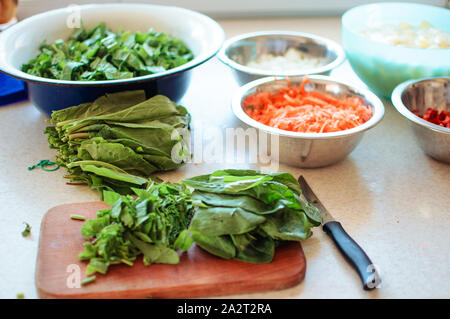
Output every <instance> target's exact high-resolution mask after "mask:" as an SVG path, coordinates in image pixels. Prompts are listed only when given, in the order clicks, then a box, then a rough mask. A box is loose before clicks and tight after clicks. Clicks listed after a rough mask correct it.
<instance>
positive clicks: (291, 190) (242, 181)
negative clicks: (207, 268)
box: [182, 169, 322, 263]
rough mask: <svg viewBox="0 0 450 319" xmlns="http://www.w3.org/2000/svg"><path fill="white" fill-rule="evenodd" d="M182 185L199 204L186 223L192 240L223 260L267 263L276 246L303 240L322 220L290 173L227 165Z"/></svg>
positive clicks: (185, 181) (270, 259) (190, 179)
mask: <svg viewBox="0 0 450 319" xmlns="http://www.w3.org/2000/svg"><path fill="white" fill-rule="evenodd" d="M182 183H183V184H184V185H186V186H189V187H192V188H193V189H194V190H195V191H194V192H193V194H192V198H193V200H194V201H195V202H196V203H197V205H199V207H198V211H197V212H196V214H195V215H194V217H193V219H192V221H191V224H190V226H189V232H190V234H191V235H192V239H193V240H194V242H195V243H196V244H197V245H199V246H200V247H201V248H203V249H204V250H206V251H208V252H210V253H211V254H214V255H216V256H219V257H222V258H225V259H231V258H235V259H238V260H242V261H246V262H251V263H267V262H270V261H272V259H273V256H274V252H275V247H276V246H277V245H278V244H280V243H281V242H283V241H303V240H305V239H307V238H308V237H310V236H311V235H312V232H311V228H312V227H315V226H318V225H320V223H321V221H322V218H321V216H320V213H319V211H318V210H317V208H315V207H314V206H312V205H310V204H309V203H307V202H304V201H303V200H302V199H301V198H300V194H301V189H300V186H299V184H298V182H297V180H296V179H295V178H294V177H293V176H292V175H291V174H289V173H282V172H274V173H270V172H263V171H257V170H232V169H229V170H219V171H216V172H214V173H212V174H209V175H201V176H197V177H193V178H189V179H185V180H183V181H182Z"/></svg>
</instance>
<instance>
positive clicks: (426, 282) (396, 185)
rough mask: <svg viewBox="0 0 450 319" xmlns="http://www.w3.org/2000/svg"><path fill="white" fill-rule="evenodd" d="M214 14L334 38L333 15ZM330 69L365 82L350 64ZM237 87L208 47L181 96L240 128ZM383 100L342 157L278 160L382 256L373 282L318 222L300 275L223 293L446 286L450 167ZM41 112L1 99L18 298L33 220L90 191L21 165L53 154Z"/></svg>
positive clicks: (235, 30) (183, 172) (206, 115)
mask: <svg viewBox="0 0 450 319" xmlns="http://www.w3.org/2000/svg"><path fill="white" fill-rule="evenodd" d="M219 22H220V23H221V25H222V26H223V28H224V29H225V32H226V35H227V37H230V36H233V35H236V34H240V33H244V32H251V31H259V30H270V29H272V30H274V29H280V30H281V29H286V30H292V31H302V32H309V33H315V34H317V35H321V36H325V37H328V38H331V39H334V40H336V41H340V19H339V18H298V19H246V20H219ZM332 75H333V76H336V77H337V78H339V79H342V80H346V81H351V82H354V83H357V84H360V85H362V84H361V82H360V81H359V79H358V78H357V77H356V76H355V75H354V73H353V72H352V70H351V68H350V67H349V65H348V64H344V65H343V66H342V67H340V68H339V69H338V70H336V71H335V72H333V74H332ZM236 88H237V84H236V83H235V81H234V79H233V78H232V75H231V73H230V72H229V71H228V69H227V68H226V67H225V66H224V65H222V64H221V63H220V62H219V61H217V59H215V58H214V59H212V60H210V61H209V62H207V63H205V64H204V65H202V66H200V67H199V68H198V69H195V71H194V73H193V78H192V82H191V86H190V88H189V90H188V93H187V94H186V96H185V97H184V99H183V101H182V102H181V104H183V105H184V106H186V107H187V108H188V109H189V111H190V112H191V114H192V116H193V121H194V123H195V121H197V123H202V125H205V127H207V126H210V127H211V126H216V127H221V128H223V129H224V128H228V127H236V126H238V125H239V122H238V121H237V120H236V119H235V118H234V116H233V114H232V113H231V110H230V98H231V96H232V95H233V92H234V90H235V89H236ZM385 107H386V114H385V117H384V119H383V121H382V122H381V123H380V124H379V125H378V126H376V127H375V128H374V129H372V130H370V131H369V132H367V133H366V134H365V136H364V138H363V140H362V141H361V143H360V144H359V145H358V147H357V148H356V149H355V150H354V151H353V152H352V153H351V154H350V156H349V157H348V158H346V159H345V160H344V161H342V162H340V163H338V164H336V165H333V166H329V167H326V168H320V169H299V168H293V167H288V166H283V165H281V166H280V168H279V170H280V171H287V172H290V173H292V174H293V175H294V176H298V175H300V174H303V175H304V176H305V177H306V179H307V180H308V182H309V183H310V185H311V187H312V188H313V189H314V191H315V193H316V194H317V195H318V196H319V197H320V199H321V201H322V202H323V203H324V204H325V206H326V207H327V208H328V210H329V211H330V212H331V213H332V214H333V216H334V217H335V218H336V219H338V220H339V221H340V222H341V223H342V225H343V226H344V228H345V229H346V230H347V232H348V233H349V234H350V235H351V236H352V237H353V238H354V239H355V240H356V241H357V242H358V243H359V244H360V245H361V246H362V247H363V248H364V250H365V251H366V253H367V254H368V255H369V257H370V258H371V259H372V261H373V262H374V263H375V264H376V265H377V266H378V268H379V270H380V272H381V275H382V278H383V284H382V286H381V288H379V289H375V290H374V291H371V292H367V291H364V290H363V289H362V285H361V282H360V279H359V277H358V275H357V273H356V272H355V271H354V270H353V269H352V268H351V267H350V266H349V264H348V263H347V262H346V261H345V259H344V258H343V257H342V255H341V254H340V253H339V251H338V250H337V248H336V247H335V246H334V244H333V242H332V240H331V239H330V238H329V237H328V236H326V234H325V233H323V231H322V230H321V228H316V229H315V230H314V235H313V236H312V237H311V238H309V239H308V240H306V241H305V242H304V243H303V249H304V252H305V255H306V258H307V271H306V277H305V280H304V281H303V282H302V283H301V284H299V285H297V286H295V287H293V288H290V289H286V290H281V291H273V292H264V293H253V294H246V295H234V296H227V297H226V298H449V297H450V271H449V265H450V196H449V194H450V166H449V165H445V164H442V163H439V162H437V161H435V160H433V159H431V158H429V157H427V156H426V155H424V154H423V153H422V151H421V150H420V148H419V147H418V146H417V145H416V143H415V141H414V137H413V135H412V131H411V130H410V129H409V127H408V125H407V123H406V121H405V120H404V119H403V118H402V116H401V115H400V114H399V113H398V112H397V111H396V110H395V109H394V108H393V107H392V105H391V104H390V103H389V102H388V101H385ZM45 121H46V117H45V116H44V115H42V114H40V113H39V112H38V111H37V109H36V108H35V107H34V106H33V105H32V104H31V103H30V102H23V103H17V104H14V105H9V106H4V107H0V225H1V226H0V227H1V231H0V251H1V253H2V258H1V260H2V262H1V263H0V287H1V289H0V298H15V297H16V294H17V293H24V294H25V297H26V298H36V297H37V294H36V290H35V285H34V269H35V261H36V254H37V245H38V241H39V227H40V222H41V219H42V217H43V215H44V214H45V213H46V212H47V210H48V209H50V208H51V207H53V206H56V205H59V204H65V203H73V202H85V201H95V200H98V195H97V193H96V192H95V191H92V190H90V189H89V188H88V187H84V186H68V185H66V184H65V183H66V181H65V180H64V179H63V175H64V172H65V170H64V169H60V170H58V171H56V172H51V173H47V172H43V171H41V170H39V169H36V170H33V171H28V170H27V167H29V166H31V165H33V164H35V163H37V162H38V161H39V160H41V159H54V150H51V149H49V148H48V144H47V141H46V136H45V135H43V134H42V131H43V130H44V128H45V126H46V124H47V123H46V122H45ZM194 129H195V128H194ZM205 143H206V142H205ZM225 166H226V164H220V163H218V164H204V163H200V164H198V165H194V164H188V165H185V166H184V167H182V168H181V169H179V170H177V171H173V172H169V173H166V174H161V175H160V176H161V177H163V178H166V179H169V180H172V181H177V180H179V179H181V178H184V177H189V176H194V175H199V174H203V173H208V172H212V171H213V170H215V169H221V168H224V167H225ZM241 167H242V166H241ZM242 168H244V167H242ZM23 222H28V223H29V224H30V225H31V226H32V231H31V236H30V237H28V238H23V237H22V236H21V231H22V230H23V228H24V224H23Z"/></svg>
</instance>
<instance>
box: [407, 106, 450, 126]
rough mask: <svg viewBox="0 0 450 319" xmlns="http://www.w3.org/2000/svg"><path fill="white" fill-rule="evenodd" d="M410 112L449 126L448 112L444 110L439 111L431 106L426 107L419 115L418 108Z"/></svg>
mask: <svg viewBox="0 0 450 319" xmlns="http://www.w3.org/2000/svg"><path fill="white" fill-rule="evenodd" d="M412 112H413V113H414V114H415V115H417V116H418V117H420V118H422V119H424V120H425V121H428V122H430V123H433V124H436V125H439V126H442V127H446V128H450V112H447V111H445V110H442V111H440V112H439V111H438V110H435V109H432V108H431V107H429V108H428V109H427V111H426V112H425V114H424V115H420V113H419V111H418V110H413V111H412Z"/></svg>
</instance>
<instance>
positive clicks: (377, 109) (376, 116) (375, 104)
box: [231, 75, 384, 140]
mask: <svg viewBox="0 0 450 319" xmlns="http://www.w3.org/2000/svg"><path fill="white" fill-rule="evenodd" d="M287 78H290V80H291V81H292V80H293V77H276V76H271V77H265V78H262V79H258V80H254V81H252V82H249V83H247V84H245V85H243V86H242V87H240V88H239V89H238V91H237V92H236V94H235V95H234V96H233V99H232V102H231V107H232V110H233V113H234V115H235V116H236V117H237V118H238V119H239V120H241V121H242V122H243V123H245V124H247V125H249V126H251V127H254V128H257V129H259V130H261V131H264V132H266V133H269V134H275V135H279V136H284V137H292V138H298V139H311V140H314V139H333V138H342V137H349V136H352V135H356V134H360V133H362V132H365V131H367V130H369V129H370V128H372V127H374V126H376V125H377V124H378V123H379V122H380V121H381V120H382V119H383V117H384V105H383V102H382V101H381V100H380V99H379V98H378V97H377V96H376V95H375V94H374V93H372V92H371V91H370V90H368V89H364V88H360V87H357V86H355V85H353V84H349V83H347V82H343V81H340V80H336V79H334V78H333V77H330V76H325V75H311V76H308V79H310V80H321V81H326V82H329V83H330V84H340V85H344V86H347V87H349V88H351V89H352V90H353V91H355V92H356V93H358V94H360V95H361V96H362V97H364V98H365V99H366V100H367V101H368V102H369V103H370V104H371V106H372V108H373V110H374V113H373V115H372V117H371V118H370V119H369V120H368V121H367V122H365V123H363V124H361V125H358V126H356V127H354V128H351V129H348V130H343V131H339V132H329V133H300V132H292V131H286V130H281V129H278V128H273V127H270V126H267V125H264V124H262V123H260V122H258V121H256V120H254V119H252V118H251V117H250V116H248V115H247V114H246V113H245V112H244V110H243V109H242V104H241V102H242V99H243V97H244V96H246V95H247V93H248V92H249V91H250V90H251V89H253V88H255V87H257V86H259V85H261V84H265V83H269V82H275V81H278V80H285V79H287ZM297 78H299V77H297Z"/></svg>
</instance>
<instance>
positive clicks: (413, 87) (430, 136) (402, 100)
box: [392, 77, 450, 163]
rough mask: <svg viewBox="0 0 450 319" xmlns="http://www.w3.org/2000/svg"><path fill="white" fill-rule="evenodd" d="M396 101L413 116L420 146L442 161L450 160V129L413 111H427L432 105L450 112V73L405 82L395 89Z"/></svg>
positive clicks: (398, 107)
mask: <svg viewBox="0 0 450 319" xmlns="http://www.w3.org/2000/svg"><path fill="white" fill-rule="evenodd" d="M392 104H394V106H395V108H396V109H397V111H399V112H400V114H402V115H403V116H404V117H406V118H407V119H408V120H409V124H410V126H411V128H412V130H413V132H414V135H415V137H416V139H417V142H418V144H419V146H420V147H421V148H422V150H423V151H424V152H425V154H428V155H429V156H431V157H433V158H434V159H436V160H438V161H442V162H445V163H450V129H448V128H445V127H442V126H439V125H436V124H433V123H430V122H428V121H426V120H424V119H422V118H420V117H418V116H416V115H415V114H414V113H412V112H411V111H412V110H418V111H419V113H420V114H425V112H426V110H427V108H429V107H431V108H434V109H437V110H439V111H441V110H446V111H447V112H450V77H436V78H423V79H418V80H411V81H406V82H403V83H402V84H400V85H398V86H397V87H396V88H395V89H394V91H393V92H392Z"/></svg>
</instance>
